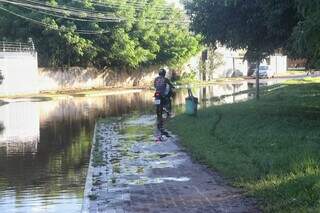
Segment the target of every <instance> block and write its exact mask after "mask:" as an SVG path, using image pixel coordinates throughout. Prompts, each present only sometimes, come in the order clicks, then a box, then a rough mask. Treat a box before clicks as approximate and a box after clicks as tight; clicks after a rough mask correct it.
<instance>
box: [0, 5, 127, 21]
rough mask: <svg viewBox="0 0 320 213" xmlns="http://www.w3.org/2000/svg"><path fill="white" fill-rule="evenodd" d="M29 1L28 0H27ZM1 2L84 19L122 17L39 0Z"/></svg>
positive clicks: (116, 18)
mask: <svg viewBox="0 0 320 213" xmlns="http://www.w3.org/2000/svg"><path fill="white" fill-rule="evenodd" d="M27 1H28V0H27ZM0 2H4V3H8V4H13V5H16V6H22V7H29V8H33V9H39V10H44V11H49V12H56V13H60V14H63V15H65V14H69V15H71V16H76V17H80V18H82V19H83V17H84V16H85V17H86V18H88V19H94V20H101V21H102V20H104V21H106V20H110V21H117V22H118V21H119V20H121V19H119V18H118V17H115V16H110V14H101V13H100V14H99V13H98V14H97V13H94V11H87V10H79V9H74V8H67V7H66V8H61V7H49V6H47V5H46V6H41V5H36V4H38V3H37V2H35V3H36V4H30V3H21V2H17V1H8V0H0ZM29 2H34V1H29Z"/></svg>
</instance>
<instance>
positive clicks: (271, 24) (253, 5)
mask: <svg viewBox="0 0 320 213" xmlns="http://www.w3.org/2000/svg"><path fill="white" fill-rule="evenodd" d="M186 7H187V9H188V11H189V13H190V16H191V18H192V28H193V29H194V30H195V31H196V32H198V33H201V34H202V35H203V36H204V39H205V41H206V42H207V43H209V44H216V42H219V43H221V44H222V45H225V46H227V47H228V48H231V49H246V50H247V52H246V54H245V58H246V59H248V60H249V61H254V62H258V63H257V64H258V67H259V63H260V61H261V60H262V59H264V58H266V57H267V56H269V55H270V54H273V53H274V51H275V50H277V49H281V48H284V47H287V46H288V41H289V38H290V37H291V35H292V32H293V29H294V27H295V26H296V24H297V22H298V20H299V17H298V13H297V7H296V4H295V2H293V1H290V0H284V1H269V0H225V1H221V0H195V1H189V2H186ZM257 73H258V72H257ZM257 90H258V91H257V98H259V78H258V77H257Z"/></svg>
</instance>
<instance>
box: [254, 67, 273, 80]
mask: <svg viewBox="0 0 320 213" xmlns="http://www.w3.org/2000/svg"><path fill="white" fill-rule="evenodd" d="M256 73H257V69H255V71H254V73H253V77H256V76H257V74H256ZM273 77H274V73H273V72H272V70H271V69H270V68H269V66H268V65H260V66H259V78H273Z"/></svg>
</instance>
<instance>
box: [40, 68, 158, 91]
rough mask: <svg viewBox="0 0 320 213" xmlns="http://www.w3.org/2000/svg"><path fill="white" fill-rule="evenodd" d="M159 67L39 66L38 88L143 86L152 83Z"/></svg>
mask: <svg viewBox="0 0 320 213" xmlns="http://www.w3.org/2000/svg"><path fill="white" fill-rule="evenodd" d="M158 69H159V67H156V66H154V67H150V68H148V69H141V70H139V71H135V72H131V73H130V72H127V71H125V70H118V71H112V70H98V69H95V68H87V69H84V68H79V67H72V68H70V69H69V70H68V71H62V70H59V69H49V68H39V89H40V91H48V90H70V89H91V88H101V87H133V86H137V87H145V86H149V85H152V82H153V80H154V78H155V77H156V76H157V75H158Z"/></svg>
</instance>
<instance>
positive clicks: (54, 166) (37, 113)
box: [0, 82, 254, 213]
mask: <svg viewBox="0 0 320 213" xmlns="http://www.w3.org/2000/svg"><path fill="white" fill-rule="evenodd" d="M252 87H253V84H250V83H247V82H244V83H238V84H219V85H212V86H208V87H203V88H194V89H193V93H194V96H196V97H199V100H200V107H206V106H209V105H212V104H225V103H234V102H238V101H244V100H247V99H248V98H251V97H254V95H253V94H239V95H232V94H234V93H238V92H240V91H244V90H248V89H250V88H252ZM224 95H230V96H227V97H224V98H222V99H220V98H219V97H221V96H224ZM186 96H187V90H186V89H182V90H179V91H178V92H177V95H176V97H175V99H174V104H175V105H177V106H183V105H184V99H185V97H186ZM153 111H154V109H153V92H152V91H143V92H141V93H131V94H122V95H117V96H101V97H70V98H67V99H59V100H48V101H35V100H24V101H19V100H17V101H16V102H11V103H8V104H5V105H2V106H0V124H1V125H2V126H3V129H2V130H1V131H0V212H61V211H59V210H61V209H63V210H64V212H68V213H69V212H70V213H71V212H79V211H80V210H81V205H82V200H83V191H84V184H85V178H86V173H87V168H88V163H89V157H90V150H91V141H92V137H93V131H94V126H95V123H96V121H97V120H98V118H109V117H113V118H114V117H118V118H119V117H122V116H124V115H130V116H133V115H135V114H136V115H139V116H140V115H152V114H153ZM133 126H134V125H133ZM132 130H134V128H132Z"/></svg>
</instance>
